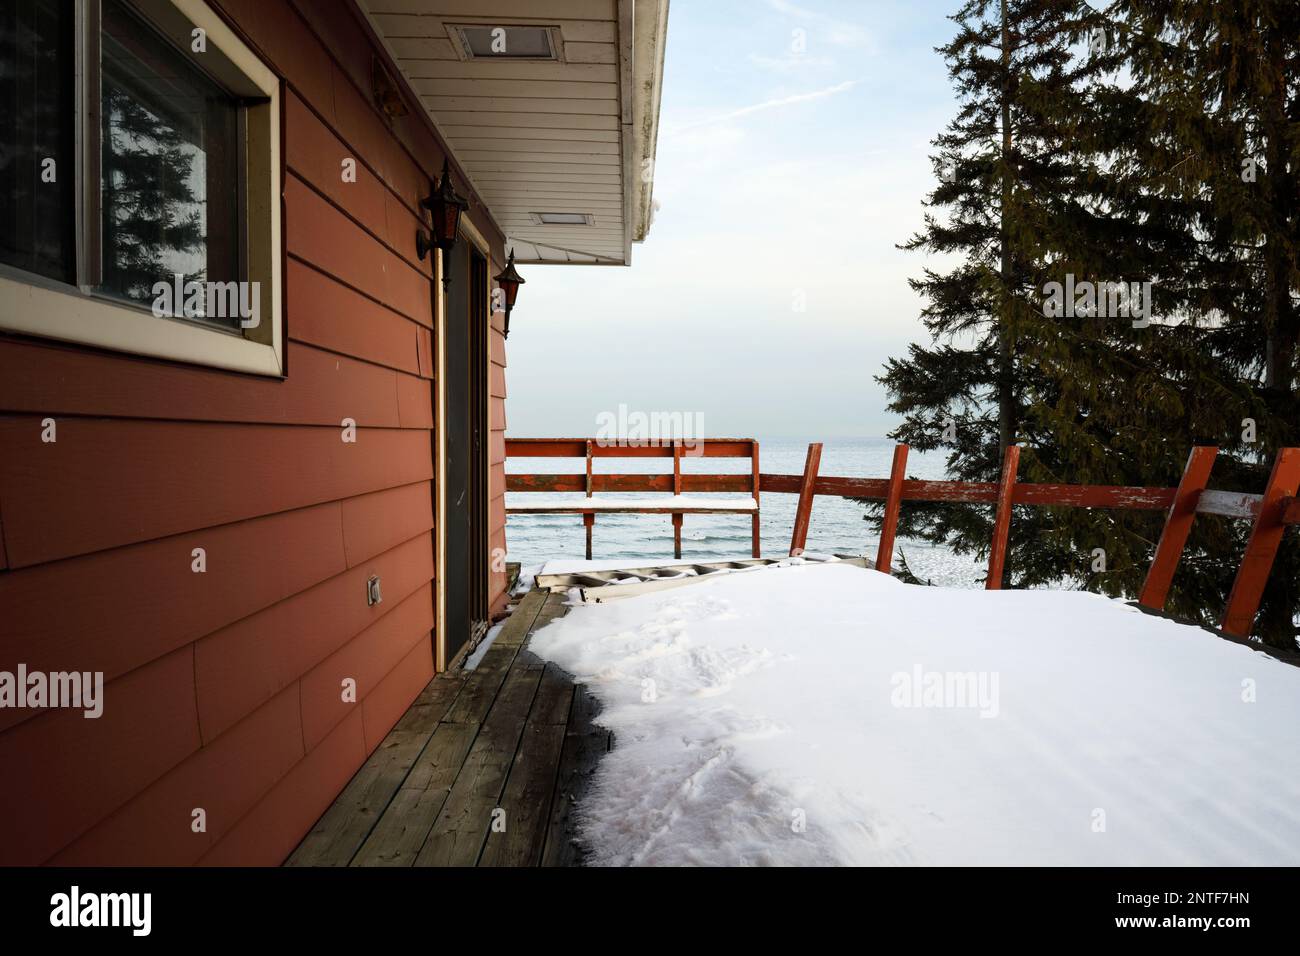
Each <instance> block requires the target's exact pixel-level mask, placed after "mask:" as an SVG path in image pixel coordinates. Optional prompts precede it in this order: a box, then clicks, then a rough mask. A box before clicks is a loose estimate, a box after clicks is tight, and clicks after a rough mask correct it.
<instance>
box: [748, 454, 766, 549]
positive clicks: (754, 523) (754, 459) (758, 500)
mask: <svg viewBox="0 0 1300 956" xmlns="http://www.w3.org/2000/svg"><path fill="white" fill-rule="evenodd" d="M749 451H750V456H749V460H750V466H751V473H752V475H753V481H752V484H753V486H754V514H753V516H752V517H751V518H750V519H749V521H750V539H751V541H752V548H751V551H752V554H753V556H754V557H756V558H757V557H760V556H761V554H762V549H761V548H760V541H759V526H758V513H759V511H760V510H762V500H763V498H762V489H761V488H760V481H759V475H758V442H757V441H753V440H751V441H750V443H749Z"/></svg>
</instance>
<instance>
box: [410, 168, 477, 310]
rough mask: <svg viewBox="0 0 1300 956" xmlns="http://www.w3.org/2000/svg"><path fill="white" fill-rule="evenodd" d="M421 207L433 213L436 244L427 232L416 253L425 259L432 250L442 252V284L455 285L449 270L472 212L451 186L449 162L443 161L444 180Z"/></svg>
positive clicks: (421, 233)
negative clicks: (464, 223) (463, 225)
mask: <svg viewBox="0 0 1300 956" xmlns="http://www.w3.org/2000/svg"><path fill="white" fill-rule="evenodd" d="M420 205H421V206H423V207H424V208H425V209H427V210H429V216H430V218H431V219H432V221H433V241H432V242H430V240H429V237H428V236H427V235H425V233H424V231H423V230H418V231H417V232H416V234H415V251H416V254H417V255H418V256H419V257H420V258H421V259H423V258H424V257H425V256H427V255H428V254H429V250H430V249H431V248H433V247H435V246H436V247H437V248H439V249H441V250H442V263H443V272H442V284H443V288H447V287H448V286H450V285H451V272H450V271H449V270H448V269H447V263H448V262H449V261H450V256H451V250H452V249H453V248H454V247H455V245H456V234H457V230H458V229H459V228H460V217H461V214H462V213H463V212H465V210H467V209H468V208H469V200H468V199H466V198H465V197H464V196H461V195H460V194H459V193H457V192H456V187H455V186H453V185H452V183H451V168H450V164H449V162H448V160H446V159H443V161H442V178H441V179H440V180H439V181H438V183H437V184H436V185H435V186H434V188H433V192H432V193H431V194H430V195H429V196H427V197H426V198H424V199H421V200H420Z"/></svg>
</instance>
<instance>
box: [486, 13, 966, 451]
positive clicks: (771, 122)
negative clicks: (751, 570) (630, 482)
mask: <svg viewBox="0 0 1300 956" xmlns="http://www.w3.org/2000/svg"><path fill="white" fill-rule="evenodd" d="M957 6H958V3H957V0H911V2H895V0H841V2H831V0H798V2H792V0H672V4H671V7H670V14H669V23H668V42H667V53H666V59H665V66H664V83H663V103H662V113H661V116H660V128H659V142H658V152H657V159H656V163H655V182H654V197H655V199H656V201H657V202H658V204H659V209H658V211H657V213H656V214H655V219H654V224H653V226H652V228H651V230H650V234H649V236H648V238H647V239H646V241H645V242H644V243H640V244H634V245H633V246H632V264H631V266H630V267H628V268H624V267H619V266H609V267H590V266H558V265H556V266H540V265H534V266H530V267H528V268H524V269H521V272H522V274H523V275H524V277H525V279H526V280H527V284H526V285H525V286H524V287H523V288H521V289H520V292H519V300H518V304H517V306H516V308H515V310H514V311H513V313H512V314H511V321H510V333H511V334H510V340H509V343H508V345H507V354H508V360H509V368H508V370H507V377H508V392H509V398H508V400H507V405H506V414H507V426H508V427H507V434H508V435H510V436H512V437H527V436H534V437H547V436H575V435H576V436H586V435H592V436H595V435H596V434H597V431H598V427H599V424H600V422H601V421H602V420H607V419H608V416H609V415H611V414H617V413H618V410H619V408H620V406H624V407H625V408H626V409H627V410H628V411H640V412H644V413H646V414H653V413H659V414H671V413H682V414H683V415H690V416H691V418H690V419H689V420H690V421H692V422H694V423H695V424H696V426H697V434H700V435H702V436H703V437H756V438H769V439H772V438H775V439H780V438H785V439H801V440H818V439H836V438H838V439H844V438H859V437H876V436H883V435H884V434H885V433H886V432H887V431H888V430H889V429H890V428H892V427H894V425H895V424H896V422H897V419H896V417H895V416H894V415H892V414H891V413H890V412H889V411H888V410H887V409H886V407H885V406H886V404H887V401H888V398H887V395H886V393H885V390H884V389H883V388H882V387H881V386H880V385H879V384H878V383H877V382H876V381H875V380H874V379H875V376H876V375H878V374H880V372H881V370H882V367H883V365H884V363H885V361H886V360H887V359H888V358H889V357H890V356H899V355H903V354H905V352H906V348H907V344H908V343H909V342H912V341H925V340H926V334H925V330H924V328H923V327H922V325H921V322H920V310H921V307H922V302H921V300H920V298H919V297H918V296H917V295H916V294H915V293H914V292H913V291H912V290H911V288H910V287H909V286H908V284H907V279H908V277H909V276H916V275H919V274H920V272H921V270H922V268H923V265H924V263H925V262H926V259H925V256H924V255H923V254H922V253H920V252H904V251H902V250H899V249H896V248H895V246H896V244H897V243H901V242H904V241H906V240H907V239H908V238H909V237H910V236H911V235H912V234H913V233H914V232H916V231H917V230H918V229H919V228H920V226H921V224H922V217H923V214H924V209H923V206H922V200H923V198H924V197H925V195H926V194H927V193H928V192H929V190H930V189H931V188H933V186H934V184H935V182H934V174H933V169H932V167H931V164H930V161H929V154H930V151H931V147H930V141H931V139H932V138H933V137H934V136H935V135H936V134H938V133H939V132H940V131H941V130H942V129H943V127H944V126H945V125H946V124H947V123H948V122H949V121H950V120H951V119H952V117H953V115H954V114H955V111H956V101H955V99H954V96H953V93H952V89H951V87H950V85H949V80H948V76H947V72H946V70H945V67H944V63H943V60H942V58H941V57H940V56H939V54H937V53H935V52H934V48H935V47H936V46H939V45H941V44H943V43H945V42H947V40H948V39H949V38H950V37H951V36H952V33H953V31H954V25H953V24H952V22H951V21H950V20H948V19H947V16H948V14H950V13H951V12H952V11H953V10H955V9H956V8H957ZM800 41H802V47H803V48H802V50H800V49H799V46H800ZM602 414H603V415H604V416H606V418H604V419H602V417H601V416H602Z"/></svg>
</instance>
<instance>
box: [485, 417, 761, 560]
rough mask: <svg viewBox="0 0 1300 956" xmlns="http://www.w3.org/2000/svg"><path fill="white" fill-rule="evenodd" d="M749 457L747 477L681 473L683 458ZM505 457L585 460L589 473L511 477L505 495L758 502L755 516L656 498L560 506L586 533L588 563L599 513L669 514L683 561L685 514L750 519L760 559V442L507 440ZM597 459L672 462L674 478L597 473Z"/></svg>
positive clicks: (533, 509)
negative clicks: (734, 495) (641, 494)
mask: <svg viewBox="0 0 1300 956" xmlns="http://www.w3.org/2000/svg"><path fill="white" fill-rule="evenodd" d="M692 457H702V458H748V459H749V460H750V470H749V473H748V474H729V475H688V474H683V473H682V459H683V458H692ZM506 458H507V459H509V458H582V459H585V462H586V472H585V473H584V474H577V473H575V474H507V475H506V491H521V492H529V491H551V492H556V491H566V492H579V491H580V492H584V493H585V494H586V497H588V498H590V497H591V496H592V495H593V493H595V492H597V491H653V492H667V493H670V494H672V495H674V496H675V497H679V498H680V496H683V495H687V494H692V493H697V492H713V493H718V492H747V493H749V494H750V495H752V496H753V497H754V501H755V504H756V507H755V508H754V509H753V510H752V511H734V512H733V511H722V510H719V511H714V510H712V509H710V508H707V507H701V508H692V507H689V506H686V507H681V506H679V505H672V506H666V505H664V504H662V503H656V502H654V501H653V500H652V499H647V500H645V501H628V502H626V503H620V504H619V506H618V507H617V508H611V507H601V508H599V509H597V508H594V507H590V506H586V505H584V504H583V502H581V501H577V502H567V503H562V504H557V505H555V507H554V508H553V509H548V510H549V511H550V513H552V514H578V515H581V516H582V523H583V525H584V527H585V528H586V537H587V559H588V560H590V559H591V554H592V529H593V528H594V526H595V524H596V515H597V514H667V515H671V516H672V523H673V555H674V557H677V558H680V557H681V556H682V519H683V516H684V515H686V514H710V513H724V514H738V515H739V514H747V515H750V522H751V532H750V533H751V538H752V547H751V551H752V553H753V555H754V557H756V558H757V557H758V556H759V544H760V541H759V510H758V508H757V502H758V474H759V473H758V442H756V441H754V440H753V439H752V438H700V439H695V440H692V441H685V442H683V441H665V442H658V443H641V444H638V443H628V442H609V443H606V442H602V441H600V440H597V439H592V438H507V439H506ZM596 458H671V459H672V460H673V472H672V474H671V475H669V474H655V475H651V474H596V473H595V470H594V468H593V465H594V460H595V459H596ZM506 513H507V514H538V513H541V512H539V510H538V509H537V508H536V507H530V508H511V507H507V508H506Z"/></svg>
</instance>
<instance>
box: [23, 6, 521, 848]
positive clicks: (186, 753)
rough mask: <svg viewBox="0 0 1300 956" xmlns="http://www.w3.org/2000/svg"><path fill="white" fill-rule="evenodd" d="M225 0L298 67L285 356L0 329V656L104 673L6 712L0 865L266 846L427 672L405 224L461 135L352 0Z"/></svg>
mask: <svg viewBox="0 0 1300 956" xmlns="http://www.w3.org/2000/svg"><path fill="white" fill-rule="evenodd" d="M213 5H214V6H217V7H218V8H220V9H221V10H222V12H223V13H225V14H226V16H227V18H228V21H229V22H230V23H231V25H232V26H233V27H234V28H235V29H236V30H237V31H238V32H240V33H241V35H242V36H243V37H244V38H245V40H246V41H247V42H248V43H249V44H250V45H251V46H252V47H254V49H256V50H258V51H259V53H261V54H262V55H263V56H264V58H265V59H266V60H267V61H268V63H269V64H271V65H272V67H273V68H274V69H275V70H276V71H277V72H278V73H279V74H280V75H281V76H282V78H283V79H284V81H285V85H284V98H283V107H284V109H283V112H284V143H283V146H284V148H283V155H284V159H285V176H284V227H285V233H284V239H285V245H286V263H285V270H286V271H285V276H284V280H285V288H284V295H285V306H286V308H285V311H286V333H287V340H286V343H285V361H286V367H287V369H288V371H287V375H286V376H285V377H284V378H283V379H282V380H280V379H272V378H260V377H255V376H248V375H238V374H231V373H226V372H221V371H216V370H211V369H205V368H200V367H194V366H186V365H180V364H176V363H171V362H165V361H156V360H151V359H144V358H138V357H133V356H129V355H119V354H113V353H108V352H102V351H95V350H91V349H84V348H79V347H77V346H75V345H69V344H63V343H54V342H46V341H40V340H37V339H34V338H18V337H11V336H0V608H3V610H4V635H3V645H2V650H3V654H0V658H2V660H0V666H3V667H11V666H13V665H15V664H16V663H18V662H22V663H25V664H26V665H27V666H28V667H29V668H31V669H34V670H42V671H56V670H78V671H99V672H103V674H104V680H105V689H104V712H103V716H102V717H100V718H98V719H96V720H87V719H85V718H84V717H83V716H82V714H81V712H80V711H45V710H38V711H29V710H20V709H6V710H4V711H0V766H3V767H5V768H6V775H5V776H6V780H7V783H6V786H5V787H2V788H0V864H30V863H41V862H53V863H58V864H65V865H102V864H109V863H112V864H163V865H183V864H194V863H199V864H212V865H248V864H275V863H278V862H280V861H281V860H282V859H283V858H284V857H285V856H287V855H288V853H289V852H290V851H291V850H292V849H293V847H294V846H295V845H296V844H297V842H298V840H299V839H300V838H301V836H302V835H303V834H304V833H305V832H306V831H307V830H308V828H309V827H310V826H311V824H312V823H313V822H314V821H315V819H316V818H317V817H318V816H319V814H320V813H321V811H322V810H323V809H324V808H325V807H326V806H328V805H329V803H330V801H332V800H333V798H334V797H335V796H336V794H337V793H338V791H339V790H340V789H341V788H342V787H343V785H344V784H345V783H346V782H347V780H348V779H349V777H351V775H352V774H353V773H354V772H355V771H356V770H357V768H358V767H360V766H361V765H362V763H364V761H365V759H366V757H367V756H368V754H369V753H370V751H372V750H373V749H374V748H375V747H376V746H377V745H378V743H379V741H381V740H382V739H383V738H384V736H385V734H387V732H388V731H389V730H390V729H391V728H392V726H393V724H394V723H395V722H396V721H397V720H398V718H399V717H400V716H401V714H402V713H403V712H404V711H405V709H406V708H407V707H408V706H409V705H410V703H411V701H412V700H413V699H414V698H415V697H416V696H417V695H418V693H419V692H420V690H421V688H422V687H423V686H424V685H425V684H426V683H427V682H428V680H429V679H430V678H431V677H432V675H433V662H434V640H435V639H436V634H435V633H434V628H435V620H434V614H435V597H434V595H435V588H436V586H437V580H436V573H435V568H434V565H433V554H434V540H435V538H434V535H435V533H436V530H437V529H436V528H434V526H433V525H434V522H433V515H434V500H435V499H434V494H435V493H436V489H435V487H434V484H433V479H434V453H435V446H434V436H435V434H436V431H435V421H434V406H433V389H434V382H433V379H434V377H435V369H434V362H435V355H436V343H435V341H434V320H433V316H434V315H435V300H434V295H435V293H436V291H437V290H435V288H434V283H433V282H432V278H431V277H432V266H431V263H430V261H429V260H427V259H426V260H424V261H421V260H420V259H419V257H418V256H417V255H416V251H415V235H416V230H417V228H420V226H421V220H422V216H421V214H420V208H419V200H420V198H421V197H422V196H424V195H427V194H428V191H429V188H430V180H431V177H432V176H433V175H436V174H437V172H438V171H439V170H440V169H441V166H442V160H443V155H444V148H443V146H442V144H441V143H439V142H438V141H437V139H436V137H435V136H434V134H433V133H432V131H431V129H430V128H429V126H428V125H427V121H426V120H425V118H424V117H423V116H422V115H421V114H420V111H419V110H418V108H416V107H415V104H414V101H413V102H412V107H413V108H412V110H411V115H409V116H407V117H401V118H398V119H396V120H394V121H393V122H392V123H391V124H390V123H389V122H388V121H386V119H385V118H383V117H381V116H380V114H379V113H378V111H377V110H376V109H375V108H374V107H373V105H372V104H371V102H370V98H369V96H368V94H367V93H364V92H363V91H364V90H368V88H369V82H370V80H369V71H370V65H371V59H372V57H373V56H374V55H375V53H376V50H375V48H374V47H372V45H371V43H370V41H369V40H368V39H367V35H366V33H365V31H364V29H363V24H362V23H361V22H360V21H359V20H358V19H357V18H356V16H355V14H354V13H353V12H352V11H351V10H350V9H349V8H348V7H347V6H346V5H333V4H324V5H322V4H310V3H298V2H296V0H220V2H214V3H213ZM346 159H350V160H354V161H355V167H354V168H355V170H356V181H355V182H345V181H344V178H343V176H342V171H343V168H344V160H346ZM473 199H474V207H473V208H472V209H471V212H470V214H469V215H470V217H471V219H472V220H473V221H474V224H475V226H476V227H477V229H478V230H479V232H481V233H482V234H484V235H486V236H488V237H490V241H491V243H492V251H493V260H494V262H493V264H494V266H495V267H496V268H497V269H499V268H500V265H501V260H502V258H503V250H502V236H501V234H500V232H499V230H498V229H497V227H496V225H495V224H494V223H493V221H492V219H491V218H490V217H489V216H488V214H487V211H486V207H485V206H484V205H483V203H482V201H481V200H480V199H478V197H473ZM424 228H426V230H427V226H425V227H424ZM494 320H495V325H496V327H497V329H498V333H497V334H494V337H493V350H494V351H493V361H494V363H495V364H494V365H493V368H492V370H491V371H492V379H491V392H492V403H493V410H492V413H491V414H492V423H493V428H494V435H499V434H500V430H499V429H497V427H496V426H497V425H498V423H500V425H501V426H502V428H504V401H505V379H504V363H505V358H504V350H499V351H498V347H499V343H498V342H497V340H498V339H499V338H500V336H499V330H500V327H501V326H500V317H499V316H498V317H494ZM503 341H504V340H501V343H500V344H503ZM45 418H54V419H55V420H56V422H57V429H58V431H57V436H58V440H57V441H56V442H54V443H45V442H42V441H41V431H42V424H41V423H42V420H43V419H45ZM344 419H351V420H353V421H355V422H356V426H357V432H356V442H355V443H348V442H344V441H343V428H342V423H343V420H344ZM493 467H494V471H493V480H494V482H498V483H499V484H500V485H501V486H502V487H503V486H504V482H503V479H502V478H500V476H498V475H497V466H496V465H494V466H493ZM494 487H495V485H494ZM491 524H492V530H493V535H494V538H493V540H494V541H497V540H499V541H500V543H501V545H502V546H504V533H503V530H501V533H500V534H498V530H499V529H503V527H504V510H503V509H502V510H501V513H500V514H499V515H498V514H497V513H496V511H495V510H494V512H493V515H492V521H491ZM200 548H201V549H203V553H204V557H205V561H206V569H205V570H204V571H203V573H196V572H195V571H194V570H193V567H192V562H193V560H194V559H193V554H194V551H195V549H200ZM373 575H378V576H379V577H380V579H381V583H382V589H383V600H382V602H381V603H379V604H378V605H374V606H370V605H368V604H367V603H366V600H365V596H366V581H367V579H368V578H370V577H371V576H373ZM492 594H493V597H494V600H495V602H496V606H497V607H499V606H500V605H501V603H503V601H504V576H503V575H500V574H497V575H494V576H493V589H492ZM345 682H355V688H356V691H355V701H353V700H351V699H350V698H349V699H345V697H344V695H343V694H342V689H343V685H344V683H345ZM195 809H202V810H203V812H204V815H205V820H206V829H202V830H200V831H199V832H196V831H195V829H194V827H193V826H192V824H193V816H192V814H193V811H194V810H195Z"/></svg>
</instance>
